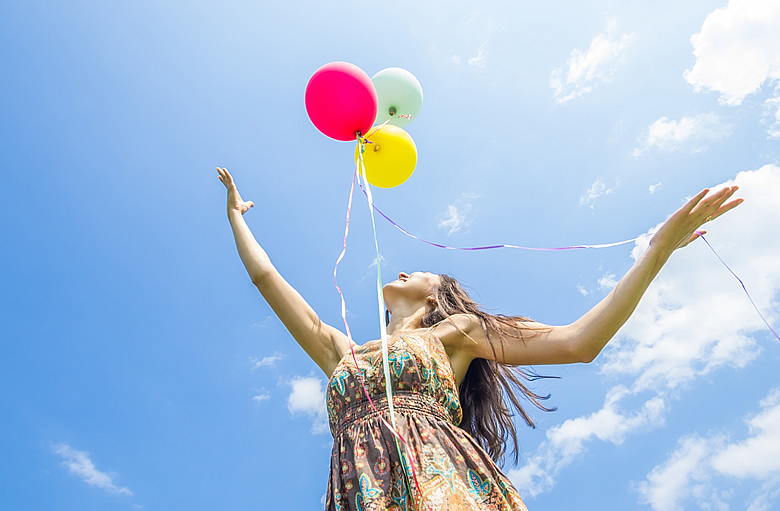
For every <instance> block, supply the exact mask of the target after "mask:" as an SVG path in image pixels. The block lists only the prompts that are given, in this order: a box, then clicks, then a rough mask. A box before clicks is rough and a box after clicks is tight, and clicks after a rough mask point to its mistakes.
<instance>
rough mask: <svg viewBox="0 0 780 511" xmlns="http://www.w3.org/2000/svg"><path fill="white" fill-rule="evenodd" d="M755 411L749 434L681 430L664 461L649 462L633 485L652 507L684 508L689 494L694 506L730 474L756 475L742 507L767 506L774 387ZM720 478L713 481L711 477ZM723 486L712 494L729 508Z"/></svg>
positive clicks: (777, 448)
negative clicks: (732, 436)
mask: <svg viewBox="0 0 780 511" xmlns="http://www.w3.org/2000/svg"><path fill="white" fill-rule="evenodd" d="M760 406H761V408H762V409H761V411H760V412H758V413H757V414H756V415H755V416H753V417H749V418H748V419H747V420H746V423H747V425H748V431H749V436H748V437H747V438H745V439H743V440H738V441H733V442H730V441H729V439H728V437H727V435H724V434H722V433H714V434H711V435H708V436H699V435H697V434H690V435H686V436H684V437H683V438H681V439H679V440H678V445H677V448H676V449H675V450H674V451H673V452H672V453H671V454H670V455H669V456H668V457H667V459H666V461H664V462H663V463H661V464H660V465H658V466H656V467H654V468H653V469H652V470H651V471H650V473H649V474H648V476H647V478H646V479H645V481H642V482H641V483H640V484H639V485H638V486H637V489H638V491H639V493H640V495H641V497H642V499H643V500H644V501H645V502H646V503H648V504H650V506H651V507H652V508H653V509H655V510H659V511H660V510H664V511H669V510H671V511H675V510H680V509H690V506H689V505H688V503H687V502H686V501H687V500H689V499H690V500H693V501H694V502H696V503H698V505H699V509H707V508H706V507H704V505H703V502H702V500H701V499H702V498H703V497H705V498H706V497H707V496H708V495H712V494H713V493H715V491H717V490H720V489H722V488H724V487H726V486H727V485H728V484H729V483H732V482H733V481H734V479H748V478H749V479H756V480H761V481H764V485H763V487H762V488H760V489H759V491H758V492H757V494H756V495H754V497H753V499H752V502H751V504H750V505H749V506H748V509H752V510H753V511H758V510H767V511H768V510H769V509H770V508H769V507H768V506H769V504H771V502H770V499H773V498H774V497H777V496H778V493H780V484H778V483H780V388H775V389H773V390H771V391H770V392H769V395H768V396H767V397H766V398H765V399H763V400H761V402H760ZM715 478H720V479H722V480H723V481H725V483H724V482H721V481H720V480H719V481H717V482H715V481H713V479H715ZM728 496H729V492H728V491H726V492H725V493H722V494H721V497H719V498H717V499H713V501H714V502H720V503H721V504H722V505H723V506H725V507H723V509H729V507H728V505H727V504H728V502H724V500H725V499H724V498H723V497H728Z"/></svg>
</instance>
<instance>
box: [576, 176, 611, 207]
mask: <svg viewBox="0 0 780 511" xmlns="http://www.w3.org/2000/svg"><path fill="white" fill-rule="evenodd" d="M614 191H615V188H614V187H609V186H607V184H606V183H605V182H604V180H603V179H601V178H600V177H599V178H597V179H596V180H595V181H594V182H593V184H591V185H590V188H588V189H587V190H586V191H585V193H584V194H582V196H580V206H588V207H589V208H591V209H593V204H594V202H596V199H598V198H599V197H603V196H604V195H609V194H610V193H612V192H614Z"/></svg>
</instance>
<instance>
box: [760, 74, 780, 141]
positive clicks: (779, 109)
mask: <svg viewBox="0 0 780 511" xmlns="http://www.w3.org/2000/svg"><path fill="white" fill-rule="evenodd" d="M763 121H764V123H766V124H767V125H768V128H767V137H768V138H774V139H780V83H778V85H777V86H776V87H775V92H774V96H773V97H771V98H768V99H767V100H766V101H764V116H763Z"/></svg>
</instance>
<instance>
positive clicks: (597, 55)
mask: <svg viewBox="0 0 780 511" xmlns="http://www.w3.org/2000/svg"><path fill="white" fill-rule="evenodd" d="M616 26H617V22H616V20H615V19H614V18H610V19H608V20H607V30H606V31H605V32H603V33H601V34H598V35H597V36H596V37H594V38H593V40H592V41H591V42H590V46H589V47H588V49H587V50H580V49H578V48H575V49H574V50H572V52H571V54H570V55H569V60H568V61H567V62H566V65H565V66H564V67H562V68H557V69H555V70H553V72H552V74H551V75H550V87H551V88H552V89H553V94H554V97H555V100H556V101H557V102H558V103H565V102H566V101H570V100H572V99H574V98H576V97H578V96H582V95H583V94H587V93H588V92H590V91H591V90H593V88H594V87H595V86H596V85H597V84H599V83H601V82H608V81H610V80H612V78H613V76H614V74H615V71H616V69H617V67H618V65H619V64H620V62H621V60H622V58H623V55H624V53H625V51H626V49H627V48H628V47H629V46H631V44H632V43H633V42H634V40H635V39H636V36H635V35H634V34H631V33H624V34H620V35H616V34H615V29H616Z"/></svg>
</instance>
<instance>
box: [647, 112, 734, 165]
mask: <svg viewBox="0 0 780 511" xmlns="http://www.w3.org/2000/svg"><path fill="white" fill-rule="evenodd" d="M731 132H732V128H731V126H730V125H728V124H725V123H723V122H722V121H721V120H720V118H719V117H718V116H717V115H715V114H713V113H705V114H698V115H693V116H690V117H682V118H681V119H680V120H679V121H675V120H673V119H669V118H668V117H666V116H663V117H661V118H660V119H658V120H656V121H655V122H654V123H653V124H651V125H650V127H649V128H648V129H647V132H646V133H645V134H644V135H643V136H642V137H641V138H640V143H639V145H638V146H637V147H636V148H635V149H634V151H633V152H632V154H633V156H634V157H635V158H636V157H639V156H640V155H641V154H642V153H644V152H646V151H649V150H652V149H657V150H660V151H667V152H670V151H675V150H679V149H681V148H683V147H685V146H688V147H690V150H691V152H694V153H695V152H701V151H704V150H705V149H707V144H708V143H710V142H713V141H716V140H720V139H723V138H725V137H727V136H728V135H730V134H731Z"/></svg>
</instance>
